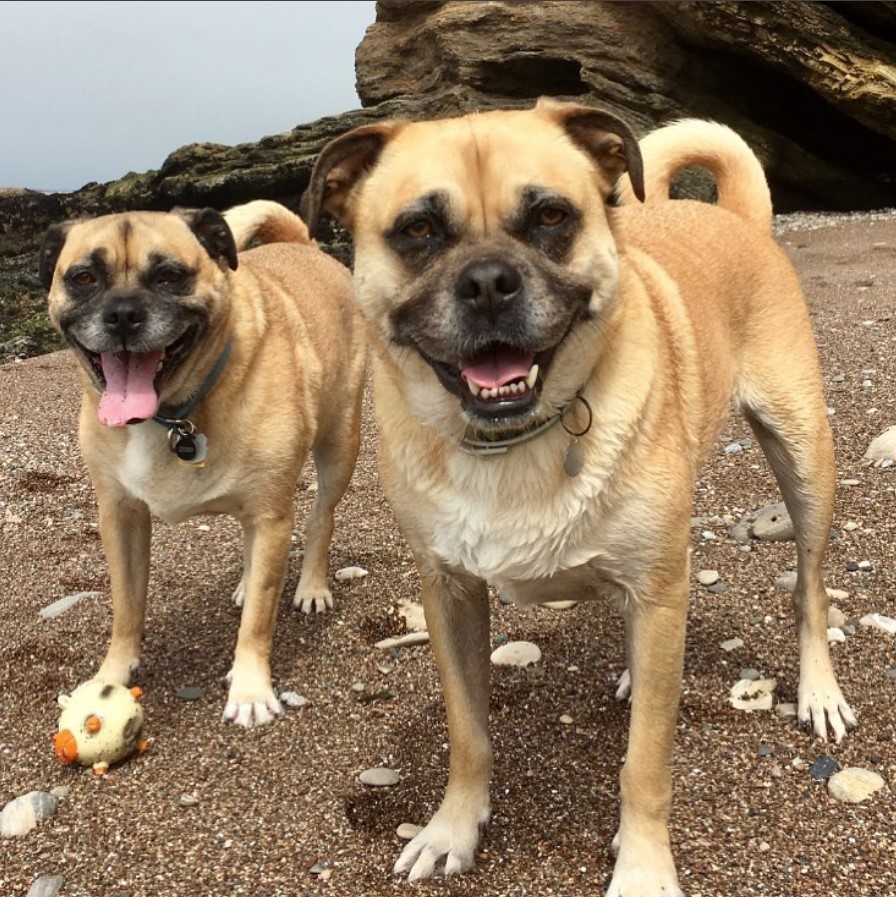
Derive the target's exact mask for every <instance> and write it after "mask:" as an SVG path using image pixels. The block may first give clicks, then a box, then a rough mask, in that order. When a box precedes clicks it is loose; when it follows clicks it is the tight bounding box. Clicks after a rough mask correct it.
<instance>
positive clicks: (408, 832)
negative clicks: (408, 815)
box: [395, 822, 423, 841]
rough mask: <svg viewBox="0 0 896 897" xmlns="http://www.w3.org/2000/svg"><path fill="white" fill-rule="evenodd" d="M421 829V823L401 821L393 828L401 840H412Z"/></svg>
mask: <svg viewBox="0 0 896 897" xmlns="http://www.w3.org/2000/svg"><path fill="white" fill-rule="evenodd" d="M422 831H423V826H422V825H414V823H413V822H402V824H401V825H400V826H398V828H397V829H395V834H396V835H398V837H399V838H401V840H402V841H413V840H414V838H416V837H417V835H419V834H420V832H422Z"/></svg>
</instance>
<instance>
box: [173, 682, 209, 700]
mask: <svg viewBox="0 0 896 897" xmlns="http://www.w3.org/2000/svg"><path fill="white" fill-rule="evenodd" d="M204 694H205V689H204V688H201V687H200V686H198V685H185V686H184V687H183V688H179V689H178V690H177V696H178V697H179V698H180V699H181V700H182V701H198V700H199V699H200V698H201V697H202V696H203V695H204Z"/></svg>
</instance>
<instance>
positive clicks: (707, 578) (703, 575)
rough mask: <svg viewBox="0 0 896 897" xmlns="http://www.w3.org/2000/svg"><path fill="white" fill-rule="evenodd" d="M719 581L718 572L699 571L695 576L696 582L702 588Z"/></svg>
mask: <svg viewBox="0 0 896 897" xmlns="http://www.w3.org/2000/svg"><path fill="white" fill-rule="evenodd" d="M718 581H719V571H718V570H701V571H700V572H699V573H698V574H697V582H699V583H700V585H702V586H711V585H713V584H714V583H717V582H718Z"/></svg>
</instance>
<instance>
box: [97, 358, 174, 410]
mask: <svg viewBox="0 0 896 897" xmlns="http://www.w3.org/2000/svg"><path fill="white" fill-rule="evenodd" d="M160 355H161V353H160V352H142V353H138V352H103V354H102V355H101V356H100V360H101V361H102V364H103V376H104V377H105V378H106V391H105V392H104V393H103V395H102V397H101V398H100V407H99V410H98V411H97V417H99V419H100V423H101V424H105V425H106V426H107V427H123V426H124V425H125V424H126V423H127V422H128V421H131V420H147V419H149V418H150V417H152V416H153V415H154V414H155V413H156V411H158V409H159V397H158V395H156V390H155V386H153V380H154V379H155V376H156V368H157V367H158V365H159V357H160Z"/></svg>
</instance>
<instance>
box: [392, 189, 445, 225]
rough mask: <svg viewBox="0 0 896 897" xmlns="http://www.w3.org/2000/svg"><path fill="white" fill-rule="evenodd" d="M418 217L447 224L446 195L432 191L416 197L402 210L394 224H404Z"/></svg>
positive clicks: (439, 191) (442, 192)
mask: <svg viewBox="0 0 896 897" xmlns="http://www.w3.org/2000/svg"><path fill="white" fill-rule="evenodd" d="M418 215H428V216H429V217H431V218H437V219H439V220H440V221H445V222H446V223H447V222H448V220H449V217H450V215H449V202H448V194H447V193H445V192H444V191H443V190H433V191H432V192H430V193H424V194H423V196H418V197H417V199H415V200H414V201H413V202H412V203H411V204H410V205H408V206H406V207H405V208H404V209H402V211H401V212H400V213H399V215H398V217H397V218H396V222H398V223H401V222H405V221H407V220H408V219H409V218H415V217H417V216H418Z"/></svg>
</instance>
